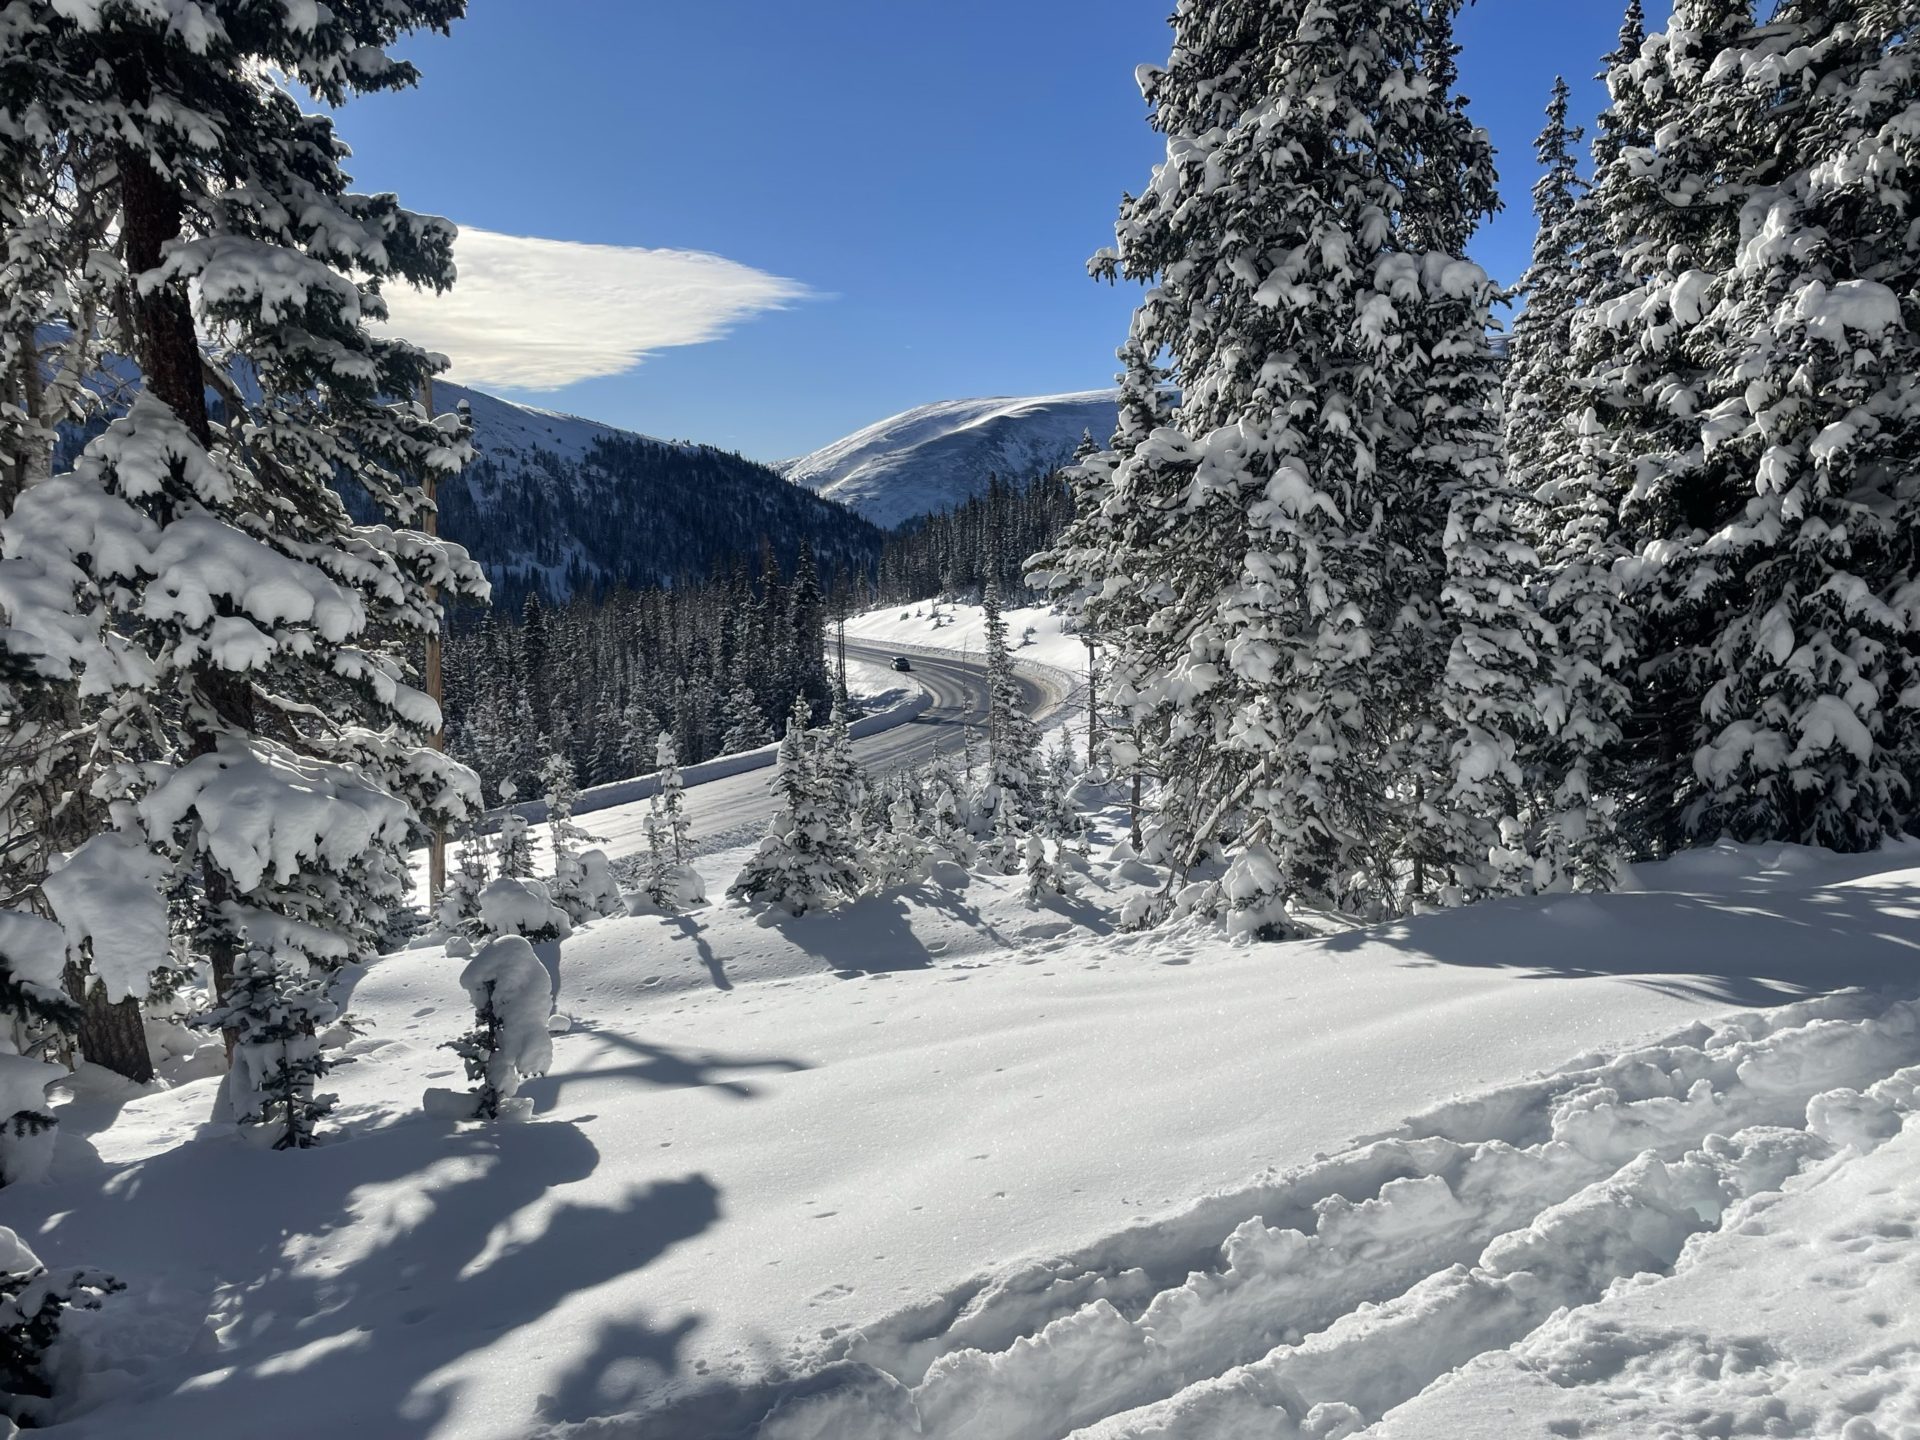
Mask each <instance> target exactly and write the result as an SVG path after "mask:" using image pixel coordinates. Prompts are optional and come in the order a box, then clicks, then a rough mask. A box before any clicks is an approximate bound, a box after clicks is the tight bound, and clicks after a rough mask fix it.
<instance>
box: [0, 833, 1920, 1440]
mask: <svg viewBox="0 0 1920 1440" xmlns="http://www.w3.org/2000/svg"><path fill="white" fill-rule="evenodd" d="M1114 838H1115V837H1114V836H1113V835H1112V834H1111V833H1107V834H1104V835H1102V836H1101V837H1100V838H1099V839H1098V841H1097V842H1096V844H1095V846H1094V851H1093V859H1092V860H1091V861H1090V862H1088V863H1087V864H1086V865H1085V867H1084V869H1085V874H1084V876H1083V881H1082V886H1083V889H1082V893H1081V895H1080V896H1079V897H1077V898H1071V899H1063V900H1058V901H1054V902H1050V903H1049V904H1047V905H1046V906H1045V907H1044V908H1041V909H1031V908H1029V907H1028V906H1027V904H1026V903H1025V901H1024V899H1023V897H1022V895H1021V894H1020V888H1021V887H1020V884H1019V882H1018V881H1016V880H1000V879H996V878H992V877H983V876H978V875H972V876H969V875H967V874H966V873H964V872H961V871H959V870H957V869H944V870H942V871H941V872H939V873H938V874H936V876H935V878H934V880H933V881H932V882H931V883H929V884H926V885H923V886H919V887H916V888H913V889H910V890H906V891H903V892H900V893H897V894H893V895H889V896H882V897H875V898H870V899H866V900H862V901H860V902H858V903H857V904H854V905H852V906H850V907H847V908H845V909H842V910H840V911H837V912H833V913H830V914H827V915H823V916H813V917H808V918H806V919H803V920H788V919H784V918H783V919H780V920H778V921H771V920H765V919H760V918H756V917H755V916H753V915H750V914H748V913H747V912H745V911H742V910H738V909H734V908H731V907H726V906H720V907H716V908H711V909H708V910H704V911H701V912H698V913H696V914H692V915H688V916H682V917H678V918H674V919H665V920H663V919H659V918H649V917H631V918H619V919H613V920H606V921H601V922H598V923H595V924H593V925H591V926H588V927H586V928H584V929H583V930H581V931H580V932H578V933H577V934H576V936H575V937H574V938H573V939H572V940H570V941H568V942H567V943H566V945H565V947H564V949H563V952H562V960H561V968H562V976H563V990H562V995H561V1000H560V1005H561V1009H562V1010H563V1011H564V1012H566V1013H567V1014H569V1015H571V1016H572V1017H573V1020H574V1026H573V1028H572V1029H571V1030H570V1031H568V1032H567V1033H564V1034H560V1035H558V1036H556V1037H555V1060H554V1066H553V1071H552V1073H551V1074H549V1075H548V1076H546V1077H544V1078H541V1079H538V1080H535V1081H531V1082H529V1083H528V1084H527V1085H526V1087H525V1088H524V1090H523V1092H522V1093H524V1094H526V1095H529V1096H531V1097H532V1099H533V1102H534V1115H533V1118H532V1119H531V1120H529V1121H527V1122H524V1123H503V1124H499V1125H494V1126H472V1125H468V1126H463V1125H456V1124H452V1123H450V1122H448V1121H446V1120H443V1119H436V1118H430V1117H429V1116H427V1115H426V1114H424V1113H423V1112H422V1111H421V1108H420V1105H419V1098H420V1096H421V1095H422V1094H423V1093H424V1092H425V1091H426V1090H427V1089H429V1088H432V1087H434V1086H446V1085H450V1084H457V1083H458V1073H457V1072H458V1065H457V1061H456V1060H455V1058H454V1057H453V1056H452V1055H451V1054H450V1053H449V1052H448V1051H446V1050H444V1049H442V1048H440V1047H441V1046H442V1045H443V1044H444V1042H445V1041H447V1040H449V1039H451V1038H452V1037H453V1036H454V1035H455V1034H456V1033H457V1032H458V1031H459V1030H460V1029H462V1028H464V1026H465V1024H466V1023H467V1020H468V1017H469V1011H468V1009H467V1006H466V1001H465V998H464V996H463V995H462V994H461V991H460V986H459V974H460V970H461V962H460V961H458V960H456V959H452V958H449V957H448V956H446V955H445V954H444V953H443V952H442V951H440V950H438V949H424V950H416V951H411V952H406V953H403V954H399V955H395V956H391V957H388V958H387V959H385V960H382V961H381V962H379V963H378V964H376V965H374V966H372V967H371V968H369V969H368V970H366V971H365V972H364V973H363V974H360V975H359V976H358V977H357V980H356V983H355V985H354V987H353V993H352V996H351V1001H350V1006H349V1008H350V1010H351V1011H352V1012H353V1014H354V1015H356V1016H358V1017H359V1018H360V1020H361V1022H362V1023H363V1024H364V1025H365V1027H366V1029H365V1033H364V1034H363V1035H361V1036H360V1037H359V1038H353V1039H346V1040H345V1051H346V1053H347V1054H349V1055H350V1056H351V1057H352V1059H353V1063H352V1064H351V1065H349V1066H346V1067H344V1068H342V1069H341V1070H339V1071H338V1072H337V1073H336V1075H335V1076H334V1077H332V1083H331V1088H333V1089H335V1090H337V1091H338V1093H339V1095H340V1097H341V1109H340V1113H339V1115H338V1116H337V1117H336V1123H335V1128H334V1138H333V1140H332V1141H331V1143H328V1144H326V1145H324V1146H322V1147H321V1148H319V1149H316V1150H313V1151H309V1152H297V1153H283V1154H276V1153H270V1152H267V1151H264V1150H261V1149H259V1148H257V1147H256V1146H254V1145H252V1144H250V1143H247V1142H246V1141H244V1140H242V1139H240V1138H238V1137H236V1135H235V1134H234V1133H233V1132H232V1131H230V1130H227V1129H225V1128H223V1127H209V1126H208V1125H207V1123H206V1122H207V1117H208V1115H209V1113H210V1111H211V1109H212V1104H213V1091H214V1088H215V1086H216V1085H217V1083H218V1082H217V1080H216V1079H215V1078H214V1077H213V1075H212V1074H211V1073H210V1072H211V1071H212V1069H213V1068H214V1067H213V1066H212V1065H211V1064H209V1063H208V1060H207V1057H205V1056H204V1054H203V1056H202V1057H201V1058H200V1059H199V1060H198V1061H188V1062H176V1073H175V1074H174V1075H173V1077H172V1083H171V1086H170V1088H163V1089H159V1090H157V1091H155V1092H153V1093H145V1094H137V1093H134V1092H131V1091H129V1090H124V1089H120V1088H117V1087H116V1086H115V1085H113V1084H109V1083H106V1080H105V1078H104V1077H102V1076H101V1075H99V1074H98V1073H85V1074H83V1075H82V1076H81V1077H79V1078H78V1079H77V1080H76V1081H75V1082H74V1085H73V1087H72V1088H73V1091H74V1094H73V1098H72V1099H71V1101H70V1102H69V1103H68V1104H67V1105H66V1106H65V1107H64V1109H63V1124H62V1130H61V1138H60V1145H59V1148H58V1151H57V1154H56V1157H55V1165H54V1174H53V1178H52V1179H51V1181H50V1182H49V1183H48V1184H46V1185H44V1186H37V1187H30V1186H18V1187H13V1188H10V1189H8V1190H6V1191H4V1192H0V1221H4V1223H7V1224H10V1225H12V1226H14V1227H15V1228H17V1229H18V1230H19V1231H20V1232H21V1234H22V1235H23V1236H24V1237H25V1238H26V1239H27V1240H28V1241H29V1243H31V1244H32V1245H33V1246H34V1248H35V1249H36V1250H37V1251H38V1252H40V1254H41V1255H42V1256H43V1257H45V1258H46V1259H48V1260H49V1261H50V1263H52V1264H54V1265H56V1266H59V1265H65V1264H94V1265H101V1266H104V1267H106V1268H108V1269H110V1270H112V1271H114V1272H116V1273H118V1274H119V1275H120V1277H121V1278H122V1279H123V1280H125V1281H126V1282H127V1283H128V1285H129V1289H128V1291H127V1292H126V1293H125V1294H123V1295H119V1296H115V1297H112V1298H111V1299H110V1300H109V1302H108V1303H107V1305H106V1306H105V1307H104V1308H103V1309H102V1310H101V1311H100V1312H98V1313H97V1314H94V1315H85V1316H82V1317H80V1318H79V1319H78V1320H76V1321H75V1322H74V1330H75V1333H76V1337H77V1339H76V1344H75V1346H74V1348H73V1350H72V1351H71V1352H70V1354H69V1356H68V1359H69V1361H70V1363H72V1364H73V1365H74V1366H75V1367H77V1368H81V1369H88V1368H91V1369H93V1370H94V1373H92V1374H91V1375H89V1376H88V1377H87V1379H86V1382H85V1384H86V1393H87V1396H88V1399H87V1402H86V1408H85V1410H84V1413H81V1414H78V1415H76V1416H74V1417H73V1418H72V1419H70V1420H68V1421H66V1423H65V1424H63V1425H62V1426H58V1427H55V1429H54V1430H53V1432H52V1433H53V1434H56V1435H58V1434H67V1435H71V1436H75V1437H81V1436H86V1437H115V1440H118V1437H136V1436H138V1437H156V1440H187V1437H191V1440H221V1437H235V1440H238V1437H246V1440H256V1437H259V1436H261V1435H263V1434H272V1435H274V1436H275V1437H287V1440H304V1437H321V1436H327V1437H333V1436H337V1435H339V1434H342V1433H352V1434H354V1435H356V1436H358V1437H364V1440H380V1437H402V1436H405V1437H435V1440H450V1437H460V1440H496V1437H498V1440H506V1437H513V1440H523V1437H528V1436H551V1437H554V1440H560V1437H569V1440H585V1437H594V1440H612V1437H622V1440H628V1437H667V1436H675V1437H679V1436H684V1437H709V1436H714V1437H720V1436H733V1435H741V1436H758V1437H760V1440H798V1437H817V1440H829V1437H831V1440H869V1437H873V1440H877V1437H882V1436H884V1437H888V1440H893V1437H897V1436H906V1435H919V1436H923V1437H926V1436H947V1437H967V1440H1043V1437H1049V1436H1053V1437H1061V1436H1070V1435H1071V1436H1077V1437H1080V1440H1094V1437H1099V1440H1119V1437H1146V1436H1164V1437H1176V1436H1177V1437H1191V1440H1234V1437H1239V1436H1255V1435H1258V1436H1262V1437H1267V1436H1289V1435H1312V1436H1319V1437H1332V1436H1341V1435H1348V1434H1353V1433H1358V1431H1359V1430H1360V1429H1362V1428H1364V1427H1366V1426H1371V1425H1374V1424H1376V1423H1378V1424H1379V1425H1380V1427H1381V1428H1380V1430H1379V1432H1378V1433H1380V1434H1382V1435H1387V1436H1391V1437H1394V1440H1406V1437H1414V1436H1418V1437H1435V1440H1439V1437H1445V1440H1459V1437H1468V1440H1474V1437H1478V1436H1481V1435H1488V1436H1491V1435H1494V1434H1495V1433H1496V1432H1497V1433H1498V1434H1499V1435H1500V1436H1501V1437H1503V1440H1504V1437H1508V1436H1521V1437H1530V1436H1536V1435H1537V1436H1540V1437H1542V1440H1544V1437H1546V1436H1549V1435H1558V1436H1565V1435H1583V1436H1616V1435H1617V1436H1620V1437H1622V1440H1624V1437H1627V1436H1633V1437H1635V1440H1645V1437H1651V1436H1655V1435H1662V1434H1669V1433H1671V1434H1674V1435H1679V1436H1688V1435H1699V1436H1705V1435H1715V1436H1721V1435H1768V1434H1786V1435H1806V1436H1823V1437H1824V1436H1843V1437H1844V1440H1873V1437H1875V1436H1880V1437H1883V1440H1897V1437H1902V1436H1903V1435H1904V1434H1905V1433H1906V1432H1903V1430H1902V1429H1901V1427H1902V1426H1903V1425H1912V1424H1920V1412H1916V1411H1915V1410H1914V1406H1915V1405H1916V1403H1917V1400H1916V1397H1920V1377H1916V1374H1915V1362H1914V1361H1913V1358H1912V1357H1913V1356H1914V1355H1916V1354H1920V1347H1917V1346H1916V1343H1915V1342H1916V1339H1920V1337H1917V1336H1916V1335H1915V1334H1914V1330H1915V1326H1916V1318H1915V1306H1914V1305H1913V1303H1912V1299H1911V1297H1912V1296H1913V1295H1914V1294H1915V1293H1920V1291H1916V1289H1915V1285H1914V1282H1915V1280H1916V1278H1920V1276H1917V1275H1916V1267H1917V1266H1920V1241H1917V1240H1916V1236H1917V1235H1920V1231H1916V1228H1915V1227H1916V1223H1920V1217H1916V1215H1915V1213H1914V1212H1915V1210H1916V1209H1917V1208H1920V1182H1916V1181H1915V1180H1914V1178H1913V1177H1914V1174H1915V1173H1916V1171H1915V1166H1914V1163H1913V1162H1914V1161H1915V1160H1916V1159H1920V1154H1917V1153H1916V1151H1920V1138H1917V1137H1920V1127H1915V1126H1914V1125H1913V1124H1911V1123H1910V1122H1909V1121H1908V1118H1907V1117H1908V1112H1909V1111H1910V1109H1911V1108H1912V1105H1913V1092H1914V1081H1915V1080H1916V1079H1920V1072H1915V1071H1912V1070H1910V1069H1909V1067H1913V1066H1916V1065H1920V1019H1917V1018H1916V1016H1917V1013H1920V1012H1916V1010H1915V1008H1914V1007H1913V1006H1912V1005H1911V1004H1909V1003H1907V1002H1908V1000H1909V998H1910V997H1911V996H1913V995H1914V994H1915V993H1916V992H1917V991H1920V970H1916V966H1915V962H1916V958H1917V957H1916V954H1915V949H1916V946H1917V945H1920V847H1903V848H1899V849H1895V850H1892V851H1889V852H1887V853H1886V854H1883V855H1879V856H1872V857H1863V858H1855V859H1846V860H1843V859H1838V858H1835V857H1831V856H1827V855H1823V854H1819V853H1816V852H1811V851H1804V850H1795V849H1770V850H1765V851H1754V850H1740V849H1735V848H1731V847H1728V848H1722V849H1718V850H1714V851H1708V852H1702V853H1700V854H1697V855H1693V856H1688V857H1685V858H1684V859H1681V860H1678V861H1674V862H1670V863H1668V864H1665V865H1661V866H1653V867H1647V868H1646V869H1644V870H1643V871H1641V872H1640V873H1639V875H1638V877H1637V881H1638V888H1636V889H1633V890H1630V891H1628V892H1626V893H1620V894H1616V895H1612V896H1607V897H1602V898H1560V899H1553V900H1545V901H1505V902H1498V903H1492V904H1487V905H1482V906H1479V907H1476V908H1474V909H1472V910H1469V911H1464V912H1460V913H1455V914H1447V915H1438V916H1429V917H1424V918H1421V919H1418V920H1413V921H1408V922H1405V923H1402V924H1397V925H1393V926H1386V927H1379V928H1375V929H1370V930H1363V931H1356V932H1349V933H1344V934H1337V935H1330V936H1327V937H1325V938H1323V939H1319V940H1314V941H1308V942H1297V943H1292V944H1286V945H1245V944H1235V943H1230V942H1228V941H1225V940H1223V939H1222V938H1220V937H1219V936H1218V934H1217V933H1214V932H1211V931H1205V930H1200V929H1175V930H1170V931H1162V932H1157V933H1150V934H1145V935H1122V934H1115V933H1112V932H1111V930H1110V928H1109V922H1108V920H1107V919H1106V918H1105V917H1106V916H1108V915H1110V914H1111V913H1113V911H1114V910H1115V909H1116V908H1117V905H1118V903H1119V901H1120V900H1121V899H1123V898H1124V896H1125V895H1126V894H1127V893H1129V891H1130V890H1131V889H1132V887H1134V886H1136V885H1139V884H1149V883H1152V882H1153V880H1154V877H1153V876H1152V875H1151V874H1150V873H1148V872H1146V871H1145V870H1144V867H1141V866H1140V865H1139V864H1138V863H1137V862H1135V861H1132V860H1130V859H1129V858H1127V856H1126V855H1125V853H1124V851H1122V852H1120V853H1118V854H1115V853H1114V852H1113V850H1112V846H1113V843H1114ZM740 858H741V855H740V853H739V852H732V853H727V854H718V855H712V856H709V857H707V858H706V859H705V860H703V861H702V868H703V870H704V872H705V874H706V878H707V882H708V888H709V891H710V893H715V894H718V893H721V892H722V890H723V888H724V885H725V882H726V880H727V879H728V878H729V877H730V875H731V873H732V870H733V868H734V867H736V866H737V865H738V863H739V861H740ZM1783 1007H1784V1008H1783ZM342 1038H344V1037H342ZM182 1065H184V1069H181V1068H180V1067H181V1066H182ZM1903 1070H1904V1071H1907V1072H1908V1073H1906V1074H1902V1073H1901V1072H1902V1071H1903ZM196 1076H197V1078H196ZM1842 1087H1851V1090H1852V1091H1854V1092H1864V1093H1860V1094H1854V1093H1841V1094H1838V1095H1836V1094H1834V1093H1832V1092H1835V1091H1836V1090H1840V1089H1841V1088H1842ZM1819 1097H1825V1098H1819ZM1809 1102H1813V1103H1812V1104H1811V1105H1810V1103H1809ZM1410 1115H1411V1116H1415V1117H1416V1118H1415V1119H1412V1120H1407V1119H1406V1118H1405V1117H1407V1116H1410ZM1902 1125H1906V1126H1907V1128H1906V1129H1905V1130H1902V1129H1901V1128H1900V1127H1901V1126H1902ZM1889 1136H1892V1137H1893V1138H1892V1140H1891V1143H1889V1144H1888V1145H1887V1147H1886V1148H1885V1149H1882V1150H1880V1151H1878V1152H1876V1153H1872V1154H1865V1153H1863V1152H1865V1151H1867V1150H1869V1149H1870V1148H1871V1147H1872V1146H1873V1145H1874V1144H1876V1143H1878V1142H1880V1141H1883V1140H1887V1139H1888V1137H1889ZM1637 1276H1642V1277H1649V1278H1641V1279H1636V1278H1635V1277H1637ZM1669 1276H1670V1277H1671V1278H1657V1277H1669ZM103 1367H104V1368H103ZM1436 1382H1437V1383H1436ZM770 1415H771V1418H768V1417H769V1416H770ZM263 1417H271V1419H270V1420H268V1419H266V1418H263ZM1714 1417H1720V1418H1714ZM1848 1426H1851V1427H1852V1428H1847V1427H1848ZM1769 1427H1771V1428H1769Z"/></svg>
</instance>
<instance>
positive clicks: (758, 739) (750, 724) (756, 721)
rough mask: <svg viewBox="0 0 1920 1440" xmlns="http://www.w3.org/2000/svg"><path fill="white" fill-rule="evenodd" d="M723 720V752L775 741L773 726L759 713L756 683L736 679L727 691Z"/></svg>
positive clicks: (751, 748)
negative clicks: (754, 688) (755, 690)
mask: <svg viewBox="0 0 1920 1440" xmlns="http://www.w3.org/2000/svg"><path fill="white" fill-rule="evenodd" d="M721 722H722V724H723V725H724V726H725V727H726V728H725V730H724V732H723V733H722V735H721V739H720V753H721V754H723V755H738V754H740V753H741V752H742V751H745V750H758V749H759V748H760V747H761V746H762V745H767V744H771V743H772V741H773V730H772V728H771V727H770V726H769V725H768V724H767V717H766V716H765V715H763V714H761V713H760V702H759V701H758V700H756V699H755V698H754V694H753V687H752V686H751V685H749V684H747V682H746V681H744V680H738V681H736V682H734V686H733V688H732V689H731V690H729V691H728V692H727V699H726V705H725V708H724V709H723V711H722V713H721Z"/></svg>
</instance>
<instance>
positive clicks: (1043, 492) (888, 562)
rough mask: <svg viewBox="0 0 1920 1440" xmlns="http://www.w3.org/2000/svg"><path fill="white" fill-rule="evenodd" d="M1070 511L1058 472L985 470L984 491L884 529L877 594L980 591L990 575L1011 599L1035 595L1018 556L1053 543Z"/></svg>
mask: <svg viewBox="0 0 1920 1440" xmlns="http://www.w3.org/2000/svg"><path fill="white" fill-rule="evenodd" d="M1100 438H1101V439H1103V440H1104V439H1105V438H1106V437H1105V436H1102V437H1100ZM1093 448H1094V446H1093V442H1092V440H1091V439H1089V440H1087V441H1086V442H1084V445H1083V449H1084V450H1085V451H1087V452H1091V451H1092V450H1093ZM1072 519H1073V492H1072V490H1071V489H1070V488H1069V486H1068V484H1067V481H1066V479H1065V477H1064V475H1063V474H1061V473H1059V472H1055V473H1053V474H1049V475H1043V476H1040V477H1038V478H1036V479H1033V480H1031V481H1029V482H1022V481H1020V480H1017V479H1016V480H1008V479H1004V478H1002V477H1000V476H998V475H992V476H989V477H988V478H987V488H986V491H985V492H984V493H983V494H980V495H977V496H975V497H974V498H973V499H971V500H968V501H966V502H965V503H964V504H961V505H958V506H955V507H954V508H953V509H951V510H948V511H945V512H943V513H942V514H939V515H929V516H927V517H926V518H924V519H922V520H916V521H913V522H911V523H910V524H907V525H904V526H902V527H901V528H900V529H898V530H896V531H894V532H893V533H892V534H890V535H889V536H887V540H886V544H885V546H884V547H883V548H882V550H881V552H880V564H879V573H880V578H879V598H880V600H881V601H882V602H883V603H885V604H889V605H891V604H898V603H901V602H904V601H908V600H925V599H928V598H930V597H932V596H935V595H979V594H981V593H983V592H984V591H985V589H986V586H987V582H988V581H989V580H992V581H993V582H994V583H995V584H997V585H998V586H999V587H1000V593H1001V594H1002V595H1005V596H1007V597H1008V598H1009V599H1010V600H1013V601H1020V600H1022V599H1031V598H1035V597H1036V596H1037V593H1038V592H1036V591H1033V590H1031V589H1030V588H1029V586H1028V584H1027V577H1026V575H1025V573H1024V572H1025V568H1026V567H1025V565H1024V562H1023V559H1022V557H1024V556H1027V555H1032V554H1034V553H1035V552H1037V551H1040V550H1044V549H1046V548H1047V547H1048V546H1050V545H1051V544H1052V543H1053V541H1054V539H1055V537H1056V536H1058V535H1059V534H1060V532H1061V531H1062V530H1063V529H1064V528H1065V527H1066V525H1067V523H1068V522H1069V521H1070V520H1072Z"/></svg>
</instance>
